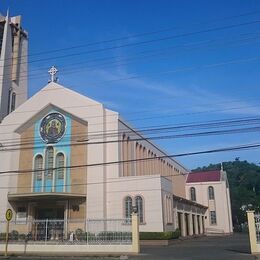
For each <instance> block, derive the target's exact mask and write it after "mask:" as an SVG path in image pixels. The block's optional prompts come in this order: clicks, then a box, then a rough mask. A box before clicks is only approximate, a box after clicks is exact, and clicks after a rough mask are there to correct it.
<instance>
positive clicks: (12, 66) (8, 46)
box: [0, 13, 28, 123]
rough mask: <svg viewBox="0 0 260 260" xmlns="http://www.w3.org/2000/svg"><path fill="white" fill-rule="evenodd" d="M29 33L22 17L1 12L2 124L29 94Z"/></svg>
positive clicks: (0, 82)
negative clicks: (24, 28) (25, 28)
mask: <svg viewBox="0 0 260 260" xmlns="http://www.w3.org/2000/svg"><path fill="white" fill-rule="evenodd" d="M27 56H28V33H27V32H26V31H24V30H23V28H22V27H21V16H15V17H11V18H10V17H9V13H7V15H6V16H2V15H0V123H1V121H2V120H3V118H4V117H5V116H7V115H8V114H9V113H11V112H12V111H14V110H15V109H16V108H17V107H18V106H19V105H21V104H22V103H24V102H25V101H26V100H27V97H28V72H27V71H28V57H27Z"/></svg>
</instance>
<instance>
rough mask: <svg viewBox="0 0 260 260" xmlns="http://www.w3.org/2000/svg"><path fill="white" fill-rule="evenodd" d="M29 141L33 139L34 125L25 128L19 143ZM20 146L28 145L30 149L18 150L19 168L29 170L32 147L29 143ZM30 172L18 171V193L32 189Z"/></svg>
mask: <svg viewBox="0 0 260 260" xmlns="http://www.w3.org/2000/svg"><path fill="white" fill-rule="evenodd" d="M28 140H29V143H30V142H31V140H34V126H31V127H29V128H27V129H26V130H25V131H24V132H23V133H22V134H21V143H26V142H28ZM22 147H24V148H25V147H30V149H24V150H21V152H20V158H19V170H20V171H22V170H31V169H32V168H33V165H32V161H33V148H31V147H32V145H31V144H29V145H27V146H24V145H23V146H22ZM31 186H32V173H28V172H27V173H20V174H19V175H18V183H17V192H18V193H28V192H31V190H32V187H31ZM23 187H25V188H23Z"/></svg>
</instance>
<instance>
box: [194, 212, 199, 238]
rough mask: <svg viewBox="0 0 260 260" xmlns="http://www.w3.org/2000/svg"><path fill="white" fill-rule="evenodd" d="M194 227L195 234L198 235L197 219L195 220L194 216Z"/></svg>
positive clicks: (195, 216)
mask: <svg viewBox="0 0 260 260" xmlns="http://www.w3.org/2000/svg"><path fill="white" fill-rule="evenodd" d="M194 225H195V228H194V229H195V234H196V235H198V234H199V228H198V219H197V215H194Z"/></svg>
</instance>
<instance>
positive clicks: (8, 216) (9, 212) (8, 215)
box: [5, 209, 13, 256]
mask: <svg viewBox="0 0 260 260" xmlns="http://www.w3.org/2000/svg"><path fill="white" fill-rule="evenodd" d="M5 218H6V221H7V224H6V234H5V256H7V249H8V238H9V223H10V221H11V220H12V218H13V211H12V210H11V209H8V210H7V211H6V213H5Z"/></svg>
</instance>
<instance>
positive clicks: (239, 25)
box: [0, 20, 260, 67]
mask: <svg viewBox="0 0 260 260" xmlns="http://www.w3.org/2000/svg"><path fill="white" fill-rule="evenodd" d="M259 23H260V20H254V21H250V22H244V23H238V24H233V25H226V26H220V27H214V28H210V29H204V30H199V31H195V32H187V33H182V34H177V35H172V36H167V37H161V38H157V39H152V40H145V41H140V42H135V43H127V44H121V45H117V46H112V47H106V48H99V49H94V50H89V51H85V52H78V53H72V54H66V55H60V56H54V57H49V58H42V59H38V60H32V61H29V62H19V63H18V64H25V63H26V64H31V63H35V62H41V61H46V60H57V59H62V58H68V57H73V56H79V55H82V54H90V53H97V52H103V51H107V50H114V49H120V48H125V47H130V46H138V45H143V44H148V43H154V42H160V41H166V40H171V39H176V38H180V37H187V36H192V35H197V34H202V33H209V32H215V31H221V30H226V29H231V28H237V27H241V26H248V25H252V24H259ZM3 66H4V65H2V66H0V67H3ZM8 66H12V64H11V65H6V66H5V67H8Z"/></svg>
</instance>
